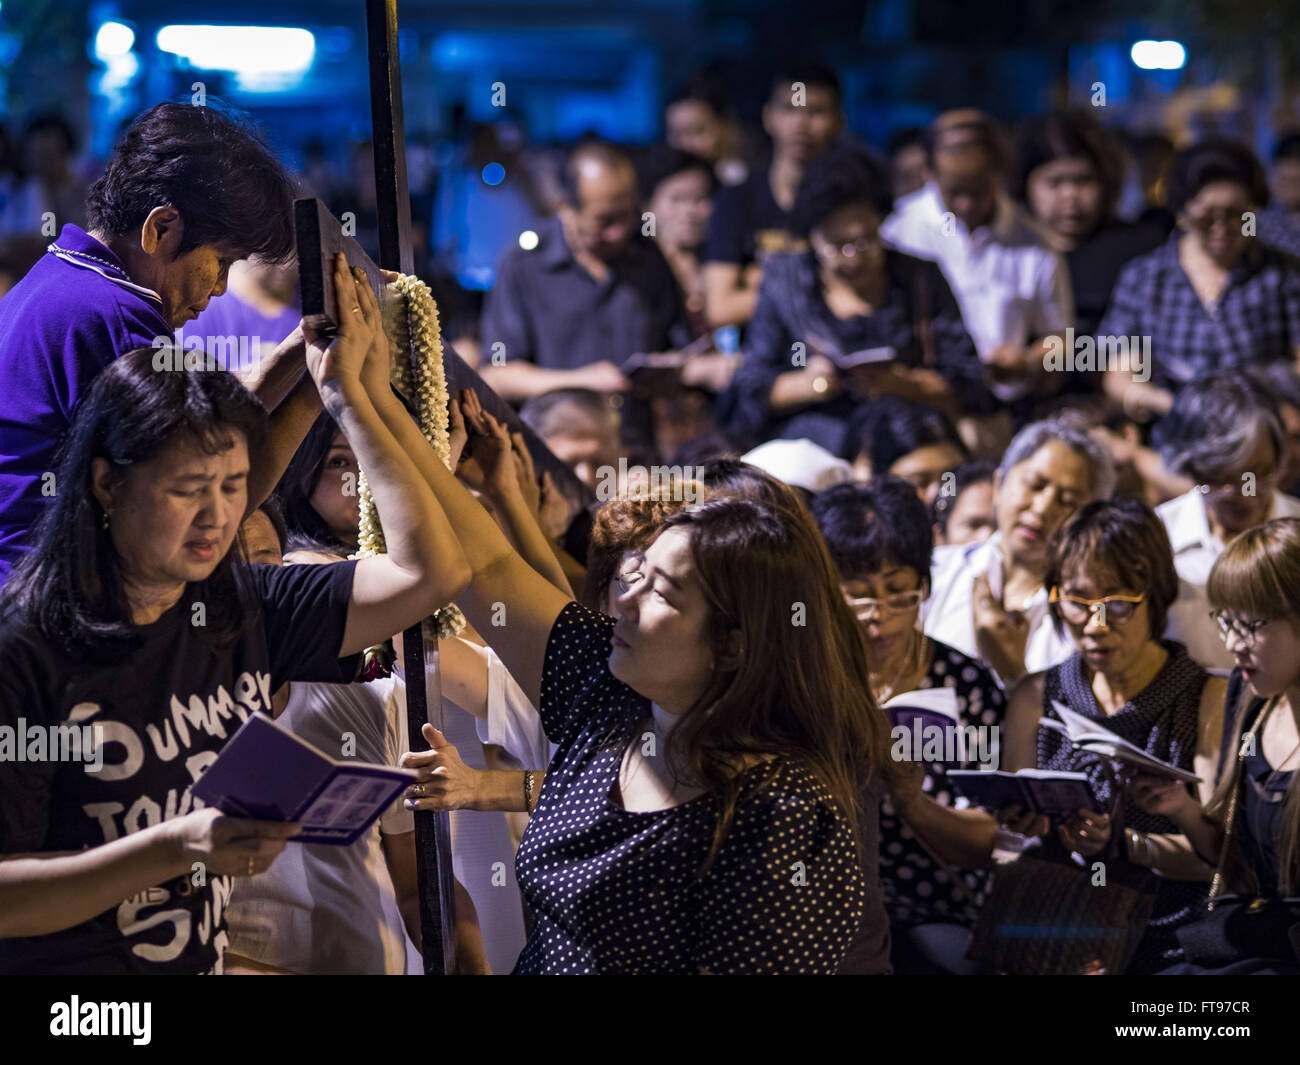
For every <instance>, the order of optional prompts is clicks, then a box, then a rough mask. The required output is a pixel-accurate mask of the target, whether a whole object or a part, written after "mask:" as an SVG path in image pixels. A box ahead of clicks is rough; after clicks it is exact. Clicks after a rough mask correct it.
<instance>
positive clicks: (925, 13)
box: [0, 0, 1300, 290]
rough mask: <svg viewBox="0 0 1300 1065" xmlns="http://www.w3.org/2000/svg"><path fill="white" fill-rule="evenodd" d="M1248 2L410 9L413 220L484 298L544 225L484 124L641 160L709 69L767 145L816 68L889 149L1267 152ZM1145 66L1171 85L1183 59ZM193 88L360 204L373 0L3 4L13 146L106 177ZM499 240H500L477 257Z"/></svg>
mask: <svg viewBox="0 0 1300 1065" xmlns="http://www.w3.org/2000/svg"><path fill="white" fill-rule="evenodd" d="M1241 3H1242V4H1243V5H1245V6H1244V7H1243V8H1242V11H1241V14H1240V15H1239V16H1234V15H1232V11H1233V10H1235V8H1233V6H1232V5H1227V6H1225V5H1223V4H1222V3H1219V2H1217V0H1178V2H1177V3H1174V2H1172V0H1125V2H1124V3H1119V2H1111V0H1095V2H1093V3H1090V4H1088V5H1079V4H1078V3H1077V2H1076V0H1004V2H1003V3H993V4H985V3H981V4H954V3H952V2H951V0H870V2H865V0H859V2H849V3H844V2H828V0H798V2H794V0H619V2H617V3H612V2H610V0H565V2H558V3H552V2H549V0H472V2H471V3H469V4H466V3H463V2H457V3H452V2H445V0H436V2H431V0H398V14H399V22H400V25H401V33H400V39H399V44H400V52H401V58H402V77H403V83H404V90H405V109H406V134H407V141H408V149H409V158H408V168H409V174H410V182H411V189H412V197H413V205H414V208H415V210H416V214H417V217H418V218H419V219H423V220H424V221H425V230H426V232H427V234H428V239H429V240H430V241H431V242H432V243H433V244H434V245H435V246H436V247H435V249H434V251H435V252H437V251H439V250H440V251H441V253H445V256H450V258H451V259H454V260H455V261H456V263H457V266H456V267H455V271H454V272H455V273H456V274H457V275H458V280H459V282H460V283H461V284H462V285H463V286H464V287H466V288H468V289H480V290H481V289H482V288H484V287H487V286H488V285H490V284H491V280H492V267H491V265H490V257H489V256H488V254H487V252H486V251H483V252H482V253H480V252H479V251H476V250H475V249H474V248H471V247H469V246H468V242H469V241H470V240H471V234H470V232H469V228H468V225H467V220H468V219H470V218H473V219H475V220H476V226H477V227H478V231H477V233H476V234H475V238H476V239H478V240H480V242H481V243H482V244H483V245H484V247H485V248H495V247H496V245H497V244H499V243H500V240H499V239H498V237H499V238H500V239H504V237H505V235H506V234H507V233H509V232H510V231H514V232H516V233H517V232H518V231H519V229H520V228H521V227H523V226H526V225H529V224H531V223H532V220H533V219H534V216H535V211H534V210H533V208H532V206H531V205H530V204H528V203H527V202H525V197H524V196H523V195H522V193H521V190H520V189H519V188H518V187H517V186H516V184H515V181H514V177H515V175H514V174H512V173H510V172H508V171H507V172H503V173H502V174H495V175H493V177H494V180H492V181H484V180H483V179H482V174H483V171H482V167H483V165H484V163H485V162H486V161H487V160H486V159H484V158H479V157H478V155H476V153H475V151H474V148H473V146H472V145H471V143H470V138H471V134H472V131H473V129H474V128H475V125H476V124H479V123H498V124H501V123H508V124H509V130H508V131H506V127H505V126H501V129H502V131H503V132H502V135H503V136H508V137H510V138H514V139H515V140H516V141H518V142H520V143H521V144H522V145H524V146H531V148H533V149H535V150H544V149H545V148H546V147H547V146H554V145H563V144H565V143H570V142H572V141H574V140H575V139H577V138H578V137H580V136H582V135H583V134H587V133H595V134H599V135H601V136H603V137H605V138H608V139H610V140H613V141H616V142H620V143H624V144H629V145H640V144H647V143H649V142H651V141H653V140H655V139H657V138H658V137H660V136H661V135H662V111H663V104H664V101H665V99H666V98H667V97H668V95H669V94H670V93H671V92H672V90H673V89H674V88H675V87H676V86H678V85H679V84H681V83H682V82H683V81H684V80H685V79H686V78H687V77H689V76H690V75H691V74H692V73H694V72H696V71H698V70H700V69H702V68H705V67H706V66H707V67H708V69H710V70H711V71H712V72H714V73H715V74H716V75H717V76H718V77H719V78H720V80H721V83H722V84H723V85H724V86H725V88H726V92H727V95H728V96H729V97H730V100H731V102H732V104H733V106H734V108H735V110H736V113H737V114H738V116H739V118H740V119H741V120H742V122H743V123H745V124H746V125H747V127H748V128H749V131H750V133H751V135H752V136H753V137H754V139H755V140H757V141H761V139H762V137H761V133H760V132H759V130H758V120H759V114H760V110H761V107H762V104H763V102H764V99H765V97H766V95H767V92H768V89H769V86H770V82H771V78H772V76H773V75H774V74H775V73H777V72H779V71H780V69H781V68H782V67H783V66H784V65H788V64H789V63H790V62H792V61H796V60H802V59H816V60H819V61H821V62H824V63H827V64H830V65H831V66H833V67H834V68H835V69H836V70H837V71H838V72H839V74H840V76H841V78H842V80H843V83H844V89H845V100H844V106H845V111H846V113H847V117H848V121H849V126H850V129H851V130H852V132H853V133H854V134H856V135H857V136H858V137H860V138H862V139H864V140H865V141H867V142H868V143H869V144H871V145H874V146H876V147H880V146H882V145H883V144H884V142H885V141H886V140H887V138H888V137H889V136H890V135H891V134H892V133H893V132H895V131H897V130H899V129H901V128H903V127H907V126H916V125H923V124H925V123H926V122H928V121H929V120H930V119H931V118H932V117H933V116H934V115H935V114H936V113H937V112H938V111H940V110H943V109H945V108H949V107H955V106H975V107H982V108H984V109H985V110H988V111H990V112H991V113H993V114H994V115H996V116H998V117H1000V118H1002V119H1004V120H1007V121H1008V122H1014V121H1015V120H1017V119H1019V118H1021V117H1023V116H1025V115H1028V114H1033V113H1037V112H1041V111H1043V110H1045V109H1047V108H1049V107H1051V106H1054V105H1060V104H1064V103H1073V104H1078V105H1084V106H1087V105H1089V104H1092V105H1096V104H1097V100H1096V99H1095V94H1094V91H1093V88H1094V86H1096V85H1097V84H1102V85H1104V97H1105V99H1104V107H1102V108H1101V109H1100V110H1099V114H1100V117H1101V118H1102V120H1103V122H1105V123H1107V124H1108V125H1111V126H1113V127H1122V128H1124V129H1126V130H1128V131H1129V132H1133V133H1142V132H1162V133H1167V134H1169V135H1170V136H1172V137H1173V138H1174V139H1175V140H1180V139H1184V138H1187V137H1191V136H1195V135H1197V134H1200V133H1204V132H1207V131H1209V130H1210V129H1217V130H1223V131H1226V132H1229V133H1231V134H1233V135H1235V136H1238V137H1242V138H1243V139H1246V140H1249V141H1251V142H1253V144H1254V146H1255V147H1256V149H1257V150H1259V151H1261V152H1265V151H1267V149H1268V146H1269V144H1270V142H1271V141H1272V139H1273V137H1274V135H1275V134H1276V132H1277V131H1278V130H1279V129H1282V128H1287V127H1291V126H1295V125H1298V124H1300V120H1298V117H1297V109H1296V96H1297V94H1296V92H1295V88H1296V76H1295V73H1296V70H1297V68H1300V60H1298V59H1297V57H1296V56H1294V55H1292V54H1291V52H1292V51H1295V50H1296V49H1295V46H1294V45H1293V44H1292V43H1290V42H1295V41H1300V9H1298V10H1297V12H1293V13H1291V14H1289V15H1287V14H1285V13H1284V14H1283V15H1280V16H1278V19H1281V21H1278V19H1275V18H1273V17H1272V16H1269V17H1268V18H1265V19H1263V20H1261V19H1260V18H1259V17H1258V15H1257V13H1256V11H1255V10H1254V8H1257V7H1258V3H1257V2H1256V0H1241ZM1234 17H1235V18H1236V19H1237V21H1236V23H1234V22H1233V21H1232V19H1233V18H1234ZM1225 20H1226V21H1225ZM1288 20H1289V21H1288ZM1293 24H1295V25H1294V29H1295V30H1296V32H1295V33H1288V32H1286V31H1287V29H1288V28H1289V27H1292V26H1293ZM204 25H214V26H221V27H227V28H229V27H245V29H243V30H241V31H239V36H238V38H237V39H236V41H235V43H234V45H233V47H227V48H225V49H224V50H223V48H222V47H221V35H222V32H221V31H214V30H207V31H200V30H197V29H196V27H200V26H204ZM255 28H260V29H255ZM267 28H274V30H275V31H276V32H277V33H279V36H278V37H275V36H271V37H268V36H267V33H268V32H269V31H268V29H267ZM1144 39H1149V40H1151V41H1153V42H1166V41H1175V40H1176V41H1178V42H1180V45H1179V47H1180V49H1181V51H1180V52H1179V53H1178V62H1177V63H1176V64H1171V66H1172V67H1173V69H1152V68H1151V67H1152V64H1151V63H1149V62H1145V61H1144V62H1145V67H1144V65H1140V64H1139V63H1138V62H1136V61H1135V59H1136V58H1140V57H1139V55H1138V53H1136V52H1134V51H1133V45H1134V43H1135V42H1137V41H1141V40H1144ZM1153 49H1154V50H1153ZM1144 54H1148V57H1149V56H1154V57H1155V59H1156V65H1157V66H1158V65H1160V62H1162V57H1167V56H1168V55H1169V54H1171V52H1170V48H1169V47H1167V46H1165V45H1160V44H1155V45H1152V46H1150V47H1149V48H1148V49H1147V53H1144ZM196 82H197V83H202V89H203V91H204V92H205V93H206V94H207V95H208V96H209V97H220V98H222V99H224V100H226V101H228V102H230V103H232V104H234V105H235V106H238V107H241V108H244V109H247V110H249V111H251V112H252V113H253V114H254V115H255V116H256V118H257V119H258V120H259V121H260V122H261V123H262V124H263V125H264V126H265V127H266V129H267V131H268V135H269V137H270V139H271V140H272V142H273V143H274V145H275V146H276V148H277V149H279V150H280V152H281V153H282V155H283V156H284V157H285V159H286V161H287V162H288V163H289V164H290V165H291V166H292V167H294V168H296V169H297V170H299V171H302V172H305V173H307V174H309V175H310V174H311V173H312V172H318V173H327V172H328V173H332V174H333V175H335V176H336V177H337V175H348V176H350V180H351V182H352V187H353V188H354V189H362V190H364V185H365V183H366V182H367V180H368V170H369V165H368V160H367V159H366V158H365V156H364V153H363V152H361V151H360V150H359V147H358V146H359V145H360V144H361V143H362V142H364V141H365V139H366V138H368V137H369V135H370V116H369V102H368V84H367V69H366V46H365V18H364V5H363V3H362V2H361V0H310V2H307V0H299V2H290V0H223V2H214V0H185V2H183V3H182V2H178V0H0V101H2V102H3V105H4V115H3V118H4V120H5V122H6V124H7V125H8V127H9V129H10V131H11V132H16V131H17V130H19V129H21V127H22V125H23V123H24V122H25V121H26V120H27V119H28V118H30V117H31V116H33V115H36V114H40V113H42V112H46V111H57V112H59V113H61V114H63V115H64V116H66V117H67V118H68V119H69V120H71V122H72V123H73V125H74V126H75V127H76V128H77V129H78V130H79V131H80V132H81V133H82V135H83V137H84V143H83V144H82V145H81V151H80V165H81V166H82V167H83V169H84V170H85V171H86V172H88V173H89V172H94V171H95V170H97V168H98V165H99V164H100V163H101V162H102V160H103V159H104V158H105V156H106V155H107V153H108V152H109V150H110V148H111V146H112V144H113V142H114V140H115V139H116V137H117V135H118V133H119V132H120V129H121V127H122V124H123V122H125V121H126V120H127V119H129V118H130V117H132V116H133V115H135V114H137V113H139V112H140V111H142V110H144V109H145V108H147V107H149V106H151V105H153V104H154V103H157V102H158V101H160V100H164V99H168V98H176V97H183V96H189V95H191V94H192V92H193V91H194V85H195V83H196ZM448 175H452V176H453V178H454V180H450V181H449V180H446V179H447V177H448ZM315 191H320V192H321V193H322V194H324V192H323V190H319V189H317V190H315ZM489 208H490V210H489ZM489 220H490V221H489ZM492 225H499V226H500V228H501V230H502V232H501V234H499V235H497V236H493V235H491V234H488V235H487V236H483V234H484V232H485V231H486V229H487V228H489V227H490V226H492ZM448 249H450V251H448Z"/></svg>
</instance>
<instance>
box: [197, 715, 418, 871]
mask: <svg viewBox="0 0 1300 1065" xmlns="http://www.w3.org/2000/svg"><path fill="white" fill-rule="evenodd" d="M416 778H417V774H416V772H415V770H413V769H399V768H398V767H397V766H390V765H374V764H372V763H369V762H354V761H352V760H351V759H347V758H344V759H339V760H335V759H333V758H331V757H330V756H329V755H327V754H325V753H324V752H323V751H321V750H319V749H317V748H316V747H313V746H312V745H311V744H310V743H308V742H307V741H306V740H304V739H301V738H300V737H298V736H295V735H294V734H293V733H292V732H289V731H288V730H286V729H283V728H281V727H280V726H279V725H277V724H276V723H275V722H274V721H272V720H271V719H270V718H269V717H267V716H266V715H265V714H261V713H255V714H251V715H250V716H249V718H248V720H247V721H245V722H244V723H243V725H241V726H240V728H239V731H238V732H236V733H235V734H234V735H233V736H232V737H231V738H230V742H229V743H227V744H226V745H225V747H223V748H222V749H221V753H220V754H219V755H217V759H216V761H215V762H213V763H212V764H211V765H210V766H208V768H207V771H206V772H205V773H204V774H203V775H202V776H200V777H199V779H198V780H196V781H195V782H194V785H193V786H192V787H191V788H190V793H191V794H192V795H194V796H195V797H196V798H198V799H201V800H202V801H203V802H205V803H207V804H208V805H209V806H215V807H216V808H217V809H219V810H220V811H221V812H222V813H225V814H229V815H230V816H232V817H250V818H255V819H257V820H260V821H297V822H299V823H300V824H301V825H302V831H301V832H299V833H298V835H296V836H294V837H292V842H294V843H334V844H339V845H346V844H349V843H353V842H355V841H356V840H357V839H358V838H359V837H360V836H361V834H362V833H363V832H365V831H366V830H367V829H368V828H369V827H370V826H371V825H373V824H374V823H375V821H377V820H378V819H379V816H380V815H381V814H382V813H383V812H384V811H385V810H386V809H388V806H389V804H390V803H392V801H393V800H394V799H396V798H397V796H398V795H400V794H401V793H402V792H403V791H405V790H406V789H407V788H408V787H410V785H411V784H412V782H413V781H415V780H416Z"/></svg>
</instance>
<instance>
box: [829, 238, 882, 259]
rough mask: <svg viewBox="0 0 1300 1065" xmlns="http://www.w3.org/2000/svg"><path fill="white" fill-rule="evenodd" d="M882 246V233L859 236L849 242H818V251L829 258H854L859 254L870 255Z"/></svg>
mask: <svg viewBox="0 0 1300 1065" xmlns="http://www.w3.org/2000/svg"><path fill="white" fill-rule="evenodd" d="M880 246H881V244H880V235H879V234H876V235H875V236H873V237H858V239H857V240H851V241H849V242H848V243H847V244H830V243H828V242H827V241H824V240H823V241H818V242H817V253H818V254H819V255H821V256H823V257H825V258H827V259H834V258H840V259H853V258H856V257H857V256H859V255H863V256H865V255H868V254H869V253H871V252H873V251H875V250H876V249H877V248H879V247H880Z"/></svg>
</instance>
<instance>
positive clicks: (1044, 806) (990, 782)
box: [948, 769, 1102, 821]
mask: <svg viewBox="0 0 1300 1065" xmlns="http://www.w3.org/2000/svg"><path fill="white" fill-rule="evenodd" d="M948 779H949V780H950V781H952V783H953V784H955V785H956V786H957V790H958V791H960V792H961V793H962V794H963V795H965V796H966V798H968V799H970V801H971V802H973V803H974V804H975V805H976V806H980V807H983V808H984V809H985V810H1001V809H1003V808H1004V807H1007V806H1019V807H1020V808H1021V809H1022V810H1024V811H1025V812H1026V813H1036V814H1046V815H1047V816H1048V817H1049V818H1050V819H1051V820H1052V821H1063V820H1065V819H1066V818H1069V817H1072V816H1073V815H1074V813H1075V811H1077V810H1101V809H1102V803H1101V801H1100V800H1099V799H1098V798H1097V795H1096V793H1095V792H1094V791H1093V790H1092V784H1091V783H1090V782H1089V780H1088V778H1087V777H1086V776H1085V775H1084V774H1083V773H1071V772H1065V771H1055V770H1051V769H1022V770H1020V771H1019V772H1017V773H1007V772H1004V771H997V772H990V771H989V770H980V769H951V770H949V771H948Z"/></svg>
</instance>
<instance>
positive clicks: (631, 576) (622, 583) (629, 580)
mask: <svg viewBox="0 0 1300 1065" xmlns="http://www.w3.org/2000/svg"><path fill="white" fill-rule="evenodd" d="M643 580H645V574H643V573H642V572H641V571H640V570H639V569H634V570H628V571H627V572H626V573H620V574H618V575H617V576H616V577H615V578H614V587H615V588H617V589H618V594H619V595H627V593H628V589H629V588H631V587H632V586H633V585H634V584H640V583H641V582H642V581H643Z"/></svg>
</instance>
